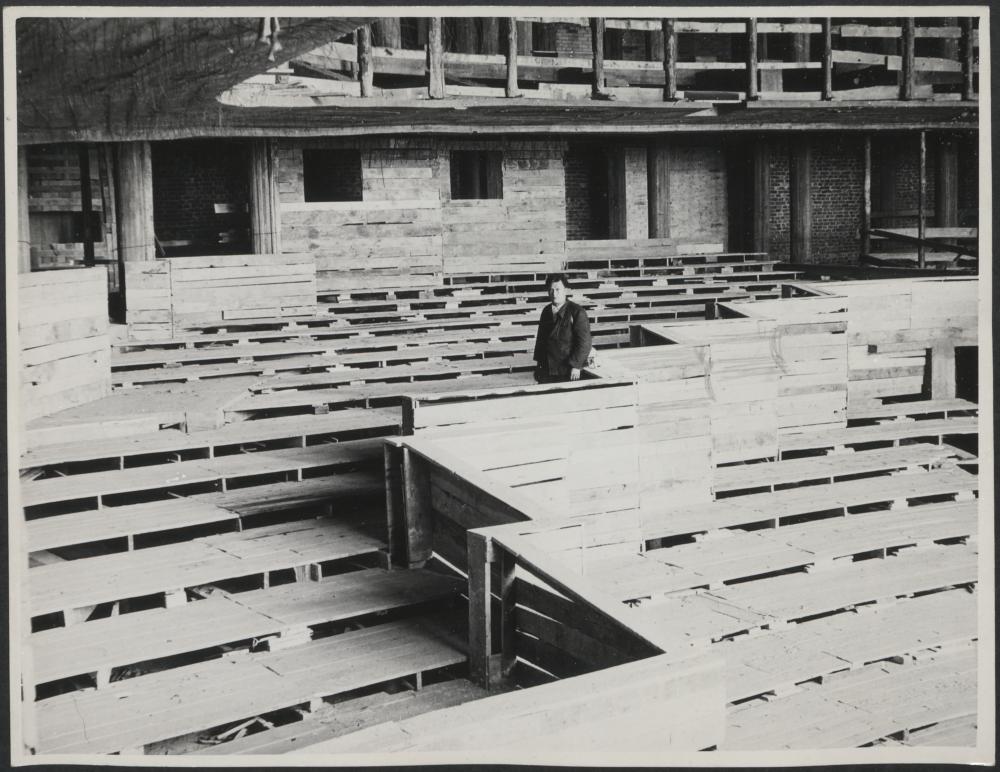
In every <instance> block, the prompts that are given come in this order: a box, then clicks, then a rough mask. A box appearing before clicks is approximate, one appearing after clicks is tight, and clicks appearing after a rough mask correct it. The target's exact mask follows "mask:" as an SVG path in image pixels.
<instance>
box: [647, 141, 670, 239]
mask: <svg viewBox="0 0 1000 772" xmlns="http://www.w3.org/2000/svg"><path fill="white" fill-rule="evenodd" d="M646 180H647V183H646V188H647V196H646V200H647V203H648V211H649V237H650V238H651V239H666V238H670V147H668V146H667V145H665V144H663V143H662V142H659V141H653V142H650V143H649V146H648V147H647V149H646Z"/></svg>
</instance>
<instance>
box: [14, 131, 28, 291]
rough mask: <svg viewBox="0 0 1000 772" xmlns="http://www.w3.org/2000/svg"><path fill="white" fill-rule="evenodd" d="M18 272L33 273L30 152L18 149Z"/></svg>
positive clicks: (21, 148) (22, 148)
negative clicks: (29, 207)
mask: <svg viewBox="0 0 1000 772" xmlns="http://www.w3.org/2000/svg"><path fill="white" fill-rule="evenodd" d="M17 270H18V273H30V272H31V217H30V215H29V213H28V151H27V149H26V148H24V147H23V146H21V147H18V148H17Z"/></svg>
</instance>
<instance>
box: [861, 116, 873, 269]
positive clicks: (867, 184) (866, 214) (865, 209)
mask: <svg viewBox="0 0 1000 772" xmlns="http://www.w3.org/2000/svg"><path fill="white" fill-rule="evenodd" d="M871 229H872V135H871V134H865V158H864V190H863V192H862V212H861V254H862V255H867V254H868V253H869V252H870V251H871Z"/></svg>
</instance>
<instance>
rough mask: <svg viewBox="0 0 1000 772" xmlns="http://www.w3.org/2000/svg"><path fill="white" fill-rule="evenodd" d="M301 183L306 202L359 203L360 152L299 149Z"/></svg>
mask: <svg viewBox="0 0 1000 772" xmlns="http://www.w3.org/2000/svg"><path fill="white" fill-rule="evenodd" d="M302 182H303V188H304V190H305V199H306V201H361V200H362V198H363V196H362V185H361V151H359V150H331V149H327V148H320V149H311V150H310V149H307V150H303V151H302Z"/></svg>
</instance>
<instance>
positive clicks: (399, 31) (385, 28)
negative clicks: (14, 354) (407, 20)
mask: <svg viewBox="0 0 1000 772" xmlns="http://www.w3.org/2000/svg"><path fill="white" fill-rule="evenodd" d="M372 43H374V44H375V45H379V46H385V47H386V48H402V47H403V28H402V26H401V25H400V23H399V19H398V18H391V19H388V18H387V19H379V20H378V21H377V22H375V25H374V26H373V28H372Z"/></svg>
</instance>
